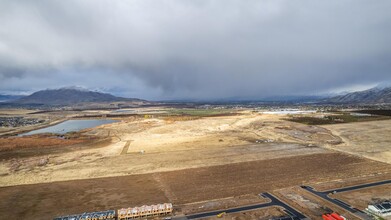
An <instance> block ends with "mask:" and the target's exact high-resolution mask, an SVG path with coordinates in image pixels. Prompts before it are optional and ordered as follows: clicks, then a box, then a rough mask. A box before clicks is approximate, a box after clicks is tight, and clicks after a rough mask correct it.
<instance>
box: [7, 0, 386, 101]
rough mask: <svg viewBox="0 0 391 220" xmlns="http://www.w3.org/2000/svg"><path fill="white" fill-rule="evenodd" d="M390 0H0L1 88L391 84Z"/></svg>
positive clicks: (228, 93) (261, 90)
mask: <svg viewBox="0 0 391 220" xmlns="http://www.w3.org/2000/svg"><path fill="white" fill-rule="evenodd" d="M389 8H391V2H390V1H388V0H379V1H368V0H366V1H364V0H343V1H340V0H330V1H312V0H305V1H296V0H262V1H252V0H250V1H239V0H238V1H231V0H228V1H212V0H210V1H206V0H204V1H190V0H189V1H187V0H170V1H164V0H163V1H152V0H134V1H110V0H102V1H93V0H86V1H77V0H68V1H56V0H55V1H52V0H40V1H27V0H26V1H23V0H22V1H12V0H2V1H0V92H9V93H12V92H15V93H16V92H28V91H34V90H39V89H45V88H56V87H62V86H70V85H81V86H84V87H87V88H90V89H100V90H104V91H110V92H113V93H115V94H119V95H124V96H129V97H130V96H132V97H139V98H147V99H222V98H229V97H237V98H262V97H267V96H278V95H303V94H319V93H323V92H330V91H333V90H335V89H340V88H345V87H346V88H348V87H357V86H358V87H359V86H363V87H365V86H366V85H373V84H378V83H382V82H389V81H391V62H390V60H391V14H390V13H389Z"/></svg>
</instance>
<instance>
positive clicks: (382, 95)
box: [324, 87, 391, 104]
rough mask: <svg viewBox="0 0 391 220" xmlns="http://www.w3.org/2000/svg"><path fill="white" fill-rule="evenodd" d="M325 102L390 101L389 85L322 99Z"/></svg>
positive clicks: (371, 102)
mask: <svg viewBox="0 0 391 220" xmlns="http://www.w3.org/2000/svg"><path fill="white" fill-rule="evenodd" d="M324 102H327V103H336V104H342V103H352V104H380V103H391V87H388V88H377V87H375V88H372V89H368V90H364V91H359V92H352V93H348V94H345V95H340V96H335V97H332V98H328V99H326V100H324Z"/></svg>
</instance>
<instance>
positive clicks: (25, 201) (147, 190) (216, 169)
mask: <svg viewBox="0 0 391 220" xmlns="http://www.w3.org/2000/svg"><path fill="white" fill-rule="evenodd" d="M374 170H376V172H375V171H374ZM377 172H382V173H387V172H391V169H390V165H389V164H385V163H380V162H376V161H372V160H368V159H363V158H358V157H355V156H348V155H345V154H341V153H323V154H313V155H306V156H294V157H285V158H278V159H270V160H261V161H252V162H242V163H234V164H227V165H219V166H210V167H202V168H192V169H185V170H176V171H168V172H159V173H152V174H140V175H129V176H120V177H109V178H97V179H88V180H74V181H66V182H53V183H42V184H33V185H21V186H11V187H4V188H1V190H0V197H1V198H3V199H2V200H1V201H0V207H1V209H2V210H5V211H4V212H2V214H1V215H3V216H11V215H14V216H15V217H17V218H19V219H22V218H25V217H27V216H29V214H32V215H33V216H42V218H38V217H32V218H31V219H49V218H51V217H54V216H56V215H62V214H67V213H68V214H71V213H78V212H82V211H83V210H84V211H91V210H103V209H109V208H121V207H128V206H136V205H143V204H153V203H159V202H166V201H169V202H172V203H174V204H175V206H176V208H180V207H181V205H186V204H188V203H194V202H200V201H206V200H213V199H219V198H227V197H234V196H240V195H243V194H253V195H257V194H258V193H260V192H265V191H272V190H276V189H280V188H286V187H291V186H296V185H301V184H308V185H311V184H315V183H317V182H325V181H328V180H334V179H339V178H349V177H355V176H367V175H375V173H377ZM10 204H11V205H10ZM8 207H13V208H12V209H9V208H8ZM215 207H216V208H220V207H219V206H215ZM223 207H224V206H222V207H221V208H223ZM0 219H1V218H0Z"/></svg>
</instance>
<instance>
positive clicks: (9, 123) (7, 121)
mask: <svg viewBox="0 0 391 220" xmlns="http://www.w3.org/2000/svg"><path fill="white" fill-rule="evenodd" d="M43 122H45V120H42V119H37V118H24V117H0V127H21V126H27V125H35V124H40V123H43Z"/></svg>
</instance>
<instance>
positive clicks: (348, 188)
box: [323, 180, 391, 194]
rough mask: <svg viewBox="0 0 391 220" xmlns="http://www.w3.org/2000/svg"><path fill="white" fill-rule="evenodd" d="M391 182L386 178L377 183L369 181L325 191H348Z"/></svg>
mask: <svg viewBox="0 0 391 220" xmlns="http://www.w3.org/2000/svg"><path fill="white" fill-rule="evenodd" d="M389 183H391V180H384V181H380V182H376V183H368V184H362V185H357V186H350V187H344V188H339V189H335V190H328V191H323V192H324V193H327V194H328V193H333V192H337V193H340V192H347V191H352V190H356V189H362V188H367V187H372V186H379V185H384V184H389Z"/></svg>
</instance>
